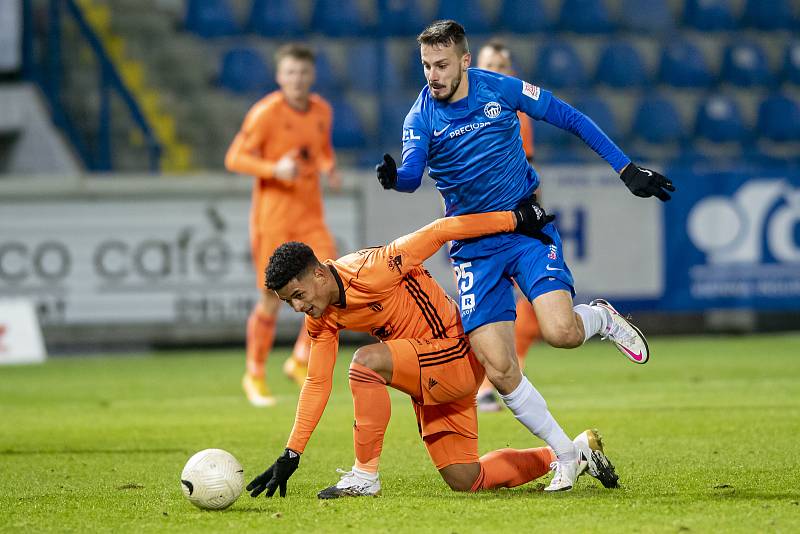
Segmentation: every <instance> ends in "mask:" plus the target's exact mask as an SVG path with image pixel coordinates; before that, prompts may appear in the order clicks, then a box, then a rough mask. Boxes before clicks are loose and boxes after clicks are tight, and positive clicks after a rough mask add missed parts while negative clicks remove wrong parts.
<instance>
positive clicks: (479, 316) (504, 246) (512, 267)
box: [450, 223, 575, 332]
mask: <svg viewBox="0 0 800 534" xmlns="http://www.w3.org/2000/svg"><path fill="white" fill-rule="evenodd" d="M544 231H545V233H546V234H547V235H549V236H550V237H551V238H552V239H553V244H552V245H545V244H544V243H542V242H541V241H539V240H538V239H533V238H531V237H527V236H524V235H522V234H513V233H510V234H495V235H490V236H486V237H481V238H478V239H470V240H466V241H454V242H453V246H452V248H451V249H450V260H451V261H452V263H453V268H454V269H455V272H456V279H457V285H458V293H459V296H460V298H459V308H460V309H461V322H462V323H463V324H464V331H465V332H470V331H472V330H475V329H476V328H478V327H479V326H481V325H484V324H488V323H496V322H499V321H513V320H514V319H515V318H516V316H517V312H516V299H515V296H514V282H516V283H517V285H518V286H519V288H520V290H521V291H522V293H523V294H524V295H525V296H526V297H527V298H528V300H529V301H533V299H535V298H536V297H538V296H539V295H543V294H544V293H549V292H550V291H556V290H558V289H563V290H565V291H569V292H570V293H571V294H572V296H575V289H574V281H573V279H572V273H571V272H570V270H569V267H567V264H566V263H565V262H564V255H563V253H562V248H561V237H560V236H559V235H558V231H557V230H556V228H555V226H554V225H553V224H552V223H550V224H548V225H547V226H545V228H544Z"/></svg>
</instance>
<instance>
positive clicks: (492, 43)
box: [481, 37, 511, 59]
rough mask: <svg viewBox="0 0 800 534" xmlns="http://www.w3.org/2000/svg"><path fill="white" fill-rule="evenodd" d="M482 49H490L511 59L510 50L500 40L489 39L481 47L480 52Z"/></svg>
mask: <svg viewBox="0 0 800 534" xmlns="http://www.w3.org/2000/svg"><path fill="white" fill-rule="evenodd" d="M484 48H491V49H492V50H494V51H495V52H498V53H500V54H503V55H506V56H508V59H511V49H510V48H509V47H508V45H507V44H506V42H505V41H503V40H502V39H497V38H496V37H495V38H493V39H489V40H488V41H487V42H486V44H485V45H483V46H482V47H481V50H483V49H484Z"/></svg>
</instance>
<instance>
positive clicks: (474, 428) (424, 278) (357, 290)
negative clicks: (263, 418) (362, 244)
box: [287, 212, 554, 490]
mask: <svg viewBox="0 0 800 534" xmlns="http://www.w3.org/2000/svg"><path fill="white" fill-rule="evenodd" d="M515 227H516V218H515V216H514V214H513V213H512V212H497V213H484V214H474V215H465V216H460V217H448V218H444V219H439V220H437V221H434V222H433V223H431V224H429V225H428V226H426V227H424V228H422V229H420V230H418V231H416V232H414V233H412V234H409V235H406V236H403V237H401V238H399V239H397V240H395V241H393V242H392V243H390V244H389V245H387V246H384V247H375V248H367V249H363V250H360V251H358V252H355V253H353V254H349V255H347V256H344V257H342V258H339V259H338V260H329V261H326V262H324V264H325V265H327V267H328V268H329V269H330V270H331V273H332V274H333V276H334V278H335V279H336V281H337V283H338V285H339V295H340V299H339V302H338V303H336V304H335V305H332V306H329V307H328V308H327V309H326V310H325V312H324V313H323V315H322V316H321V317H320V318H319V319H314V318H311V317H306V326H307V328H308V333H309V336H310V337H311V340H312V344H311V356H310V360H309V367H308V377H307V379H306V382H305V384H304V386H303V389H302V391H301V393H300V399H299V401H298V405H297V413H296V416H295V423H294V427H293V429H292V433H291V436H290V437H289V440H288V444H287V447H288V448H290V449H293V450H295V451H298V452H302V451H303V450H304V449H305V447H306V444H307V443H308V440H309V438H310V437H311V433H312V432H313V431H314V429H315V428H316V426H317V423H318V422H319V420H320V418H321V416H322V412H323V410H324V408H325V405H326V404H327V402H328V398H329V396H330V393H331V388H332V379H333V371H334V363H335V360H336V355H337V351H338V343H339V331H340V330H354V331H358V332H368V333H370V334H372V335H373V336H375V337H377V338H378V339H380V340H381V341H382V342H384V343H386V345H387V346H388V348H389V349H390V351H391V354H392V368H393V374H392V379H391V382H390V383H389V384H388V385H390V386H392V387H393V388H395V389H398V390H400V391H403V392H405V393H407V394H408V395H410V396H411V399H412V402H413V406H414V410H415V412H416V415H417V422H418V426H419V432H420V435H421V437H422V439H423V441H424V443H425V447H426V448H427V450H428V453H429V454H430V457H431V459H432V460H433V463H434V464H435V465H436V467H437V468H438V469H441V468H443V467H446V466H448V465H452V464H460V463H473V462H479V461H480V462H481V465H482V468H481V469H482V470H481V475H480V476H479V478H478V480H477V481H476V482H475V487H473V490H475V489H484V488H488V487H499V486H514V485H518V484H522V483H524V482H527V481H529V480H533V479H534V478H538V477H539V476H541V475H543V474H545V473H546V472H547V471H548V466H549V463H550V461H552V459H553V458H554V456H553V455H552V452H551V451H550V449H548V448H540V449H526V450H524V451H512V450H511V449H503V450H501V451H493V452H492V453H489V454H488V455H485V456H484V457H483V458H479V456H478V421H477V412H476V408H475V393H476V392H477V390H478V386H479V385H480V383H481V381H482V380H483V377H484V370H483V367H482V366H481V365H480V363H478V361H477V360H476V359H475V356H474V354H473V352H472V349H471V348H470V345H469V341H468V338H467V336H466V335H465V334H464V331H463V328H462V325H461V320H460V313H459V310H458V307H457V306H456V304H455V302H454V301H453V299H451V298H450V296H448V295H447V293H445V291H444V289H442V287H441V286H440V285H439V284H438V283H437V282H436V281H435V280H434V279H433V278H432V277H431V275H430V274H429V273H428V271H427V270H426V269H425V268H424V267H423V265H422V262H423V261H424V260H425V259H427V258H429V257H430V256H432V255H433V254H434V253H435V252H436V251H437V250H438V249H439V248H440V247H441V246H442V245H443V244H444V243H445V242H447V241H449V240H453V239H468V238H472V237H478V236H482V235H486V234H490V233H498V232H510V231H513V230H514V228H515ZM385 385H386V384H385V382H384V380H383V379H382V378H381V376H380V375H379V374H377V373H375V372H374V371H372V370H371V369H369V368H367V367H365V366H362V365H359V364H357V363H352V364H351V366H350V387H351V389H352V392H353V397H354V405H355V412H356V413H355V416H356V417H355V419H356V424H355V425H354V430H353V437H354V442H355V449H356V460H357V465H359V466H361V467H363V468H365V469H369V470H371V471H377V464H378V459H379V456H380V452H381V449H382V445H383V433H384V431H385V428H386V425H387V424H388V419H389V414H390V405H389V395H388V392H386V388H385ZM364 396H366V397H364ZM365 398H366V399H367V402H364V400H365ZM356 399H360V400H361V402H356ZM359 406H360V407H359ZM376 412H380V413H381V414H385V415H382V416H380V417H378V416H377V415H375V417H372V415H373V414H375V413H376ZM506 451H507V452H506ZM487 458H488V460H487ZM485 461H489V462H490V463H492V462H493V463H492V465H493V466H494V467H492V468H490V469H489V471H491V472H484V469H483V465H484V462H485Z"/></svg>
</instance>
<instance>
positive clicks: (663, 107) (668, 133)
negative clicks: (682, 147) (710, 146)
mask: <svg viewBox="0 0 800 534" xmlns="http://www.w3.org/2000/svg"><path fill="white" fill-rule="evenodd" d="M631 134H632V135H634V136H636V137H638V138H640V139H642V140H644V141H647V142H648V143H654V144H667V143H678V142H681V141H683V139H684V138H685V137H686V135H685V132H684V129H683V121H682V120H681V116H680V115H679V114H678V110H677V109H676V108H675V106H674V105H673V103H672V102H671V101H670V100H668V99H667V98H664V97H662V96H650V97H646V98H645V99H643V100H642V102H641V103H640V104H639V108H638V109H637V111H636V115H635V117H634V119H633V129H632V131H631Z"/></svg>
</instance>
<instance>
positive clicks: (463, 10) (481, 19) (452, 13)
mask: <svg viewBox="0 0 800 534" xmlns="http://www.w3.org/2000/svg"><path fill="white" fill-rule="evenodd" d="M436 19H437V20H441V19H453V20H456V21H458V22H459V23H460V24H461V25H462V26H464V30H465V31H466V32H467V35H475V34H480V33H488V32H490V31H491V29H492V27H491V24H490V23H491V21H490V20H489V17H488V15H487V14H486V10H485V9H484V8H483V3H482V2H481V0H439V8H438V10H437V11H436Z"/></svg>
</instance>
